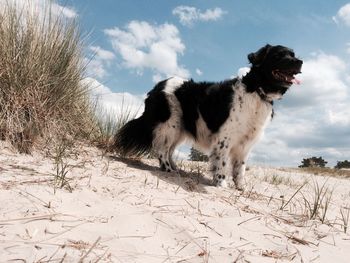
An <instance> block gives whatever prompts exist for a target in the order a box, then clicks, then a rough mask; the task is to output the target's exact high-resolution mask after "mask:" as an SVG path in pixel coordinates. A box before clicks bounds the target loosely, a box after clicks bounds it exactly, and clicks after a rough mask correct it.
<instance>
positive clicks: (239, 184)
mask: <svg viewBox="0 0 350 263" xmlns="http://www.w3.org/2000/svg"><path fill="white" fill-rule="evenodd" d="M245 162H246V158H237V157H236V158H234V159H233V160H232V179H233V181H234V183H235V185H236V189H237V190H241V191H243V190H244V187H243V183H244V180H243V179H244V174H245V167H246V165H245Z"/></svg>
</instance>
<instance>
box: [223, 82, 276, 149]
mask: <svg viewBox="0 0 350 263" xmlns="http://www.w3.org/2000/svg"><path fill="white" fill-rule="evenodd" d="M271 113H272V105H271V104H270V103H268V102H266V101H263V100H261V99H260V97H259V96H258V95H257V94H256V93H247V92H245V91H244V90H243V89H238V90H237V92H236V94H235V97H234V101H233V104H232V109H231V112H230V117H229V122H228V126H230V127H229V129H228V130H229V131H230V133H231V136H230V137H231V138H232V139H234V140H239V142H240V143H241V144H245V143H248V142H250V141H252V142H253V141H255V140H256V139H257V138H258V137H259V135H260V134H261V133H262V131H263V130H264V128H265V126H266V124H267V122H268V121H269V120H270V119H271Z"/></svg>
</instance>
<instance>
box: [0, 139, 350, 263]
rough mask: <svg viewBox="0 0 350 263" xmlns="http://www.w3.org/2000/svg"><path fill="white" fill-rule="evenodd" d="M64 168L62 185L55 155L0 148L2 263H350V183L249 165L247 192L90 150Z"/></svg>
mask: <svg viewBox="0 0 350 263" xmlns="http://www.w3.org/2000/svg"><path fill="white" fill-rule="evenodd" d="M63 164H64V165H66V166H63V168H64V169H63V171H67V173H66V174H65V176H66V178H67V182H66V184H65V186H64V187H63V188H60V187H58V185H57V182H56V187H55V180H54V178H55V174H56V173H57V170H56V168H57V167H56V165H55V163H54V159H53V158H52V157H51V158H50V157H48V156H47V155H42V154H39V153H33V154H32V155H24V154H17V153H15V152H14V151H13V149H11V147H10V146H9V145H7V144H5V143H4V142H2V141H0V200H1V203H0V262H143V263H145V262H146V263H147V262H150V263H151V262H152V263H154V262H220V263H222V262H230V263H232V262H259V263H260V262H337V263H340V262H349V258H350V235H349V232H350V230H348V229H347V228H346V225H347V217H346V216H347V215H348V213H349V207H350V201H349V200H350V180H349V179H346V178H338V177H337V178H335V177H324V176H315V175H311V174H305V173H298V172H296V171H288V170H287V171H286V170H283V171H282V170H281V169H276V168H267V167H250V169H249V171H247V176H246V178H245V181H246V187H245V191H244V192H239V191H237V190H235V189H230V188H227V189H223V188H216V187H213V186H211V185H210V178H209V177H208V173H207V172H205V164H202V163H196V162H192V163H191V162H182V163H181V164H180V166H181V167H182V168H185V169H186V170H187V172H181V173H172V174H169V173H164V172H160V171H158V169H157V165H156V162H155V161H154V160H141V161H130V160H129V161H128V160H123V159H120V158H116V157H114V156H112V155H106V154H103V153H102V152H101V151H100V150H98V149H96V148H93V147H87V146H80V147H79V150H77V152H73V153H72V154H71V156H70V157H69V158H67V159H64V161H63ZM61 168H62V166H61ZM65 169H66V170H65ZM60 171H61V172H62V169H61V170H60V169H59V172H60ZM317 186H318V189H319V193H320V194H319V196H320V197H322V196H323V199H322V200H321V201H320V202H315V201H314V197H315V190H317ZM322 186H323V188H322ZM316 196H317V195H316ZM315 203H316V204H318V203H320V207H319V208H318V209H317V210H316V211H317V213H316V214H315V217H314V218H312V219H310V217H311V216H310V215H311V212H310V211H311V210H312V207H313V205H314V204H315ZM308 204H309V205H310V206H309V205H308ZM342 214H343V216H342ZM322 221H323V223H322ZM345 232H347V233H345Z"/></svg>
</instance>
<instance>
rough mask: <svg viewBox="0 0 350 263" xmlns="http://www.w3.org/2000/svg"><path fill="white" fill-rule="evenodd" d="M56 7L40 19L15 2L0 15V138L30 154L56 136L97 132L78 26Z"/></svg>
mask: <svg viewBox="0 0 350 263" xmlns="http://www.w3.org/2000/svg"><path fill="white" fill-rule="evenodd" d="M51 3H52V1H47V7H46V8H45V11H44V12H43V15H40V16H38V15H36V13H35V12H33V9H31V8H22V9H20V8H19V7H18V6H15V5H11V1H8V2H6V3H5V4H4V5H3V7H4V8H3V10H1V12H0V57H1V59H0V87H1V88H0V138H1V139H5V140H8V141H10V142H11V143H12V144H13V145H14V146H15V147H16V148H17V149H18V150H19V151H20V152H25V153H29V152H30V151H31V149H32V148H33V146H35V145H40V143H42V144H44V142H45V141H46V139H47V138H52V137H55V136H56V135H57V134H68V135H72V136H74V137H77V136H78V137H80V138H83V139H86V138H88V137H89V136H90V135H91V134H92V132H93V131H94V129H95V126H94V125H95V124H94V120H93V113H92V110H91V103H90V100H89V94H88V91H89V87H87V86H85V85H83V84H82V82H81V80H82V78H83V75H84V71H85V66H86V65H84V62H83V61H84V59H83V55H82V51H83V47H84V45H83V40H82V37H81V34H80V32H79V27H78V25H77V23H76V21H74V20H71V19H68V20H67V18H65V17H63V15H54V14H53V13H52V11H51V8H50V7H49V5H50V4H51Z"/></svg>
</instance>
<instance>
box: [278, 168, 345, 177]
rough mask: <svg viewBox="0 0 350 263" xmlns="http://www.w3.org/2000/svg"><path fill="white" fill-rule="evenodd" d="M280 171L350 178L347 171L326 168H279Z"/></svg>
mask: <svg viewBox="0 0 350 263" xmlns="http://www.w3.org/2000/svg"><path fill="white" fill-rule="evenodd" d="M279 170H281V171H286V172H297V173H307V174H314V175H321V176H332V177H345V178H350V171H349V170H342V169H334V168H328V167H324V168H321V167H305V168H280V169H279Z"/></svg>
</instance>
